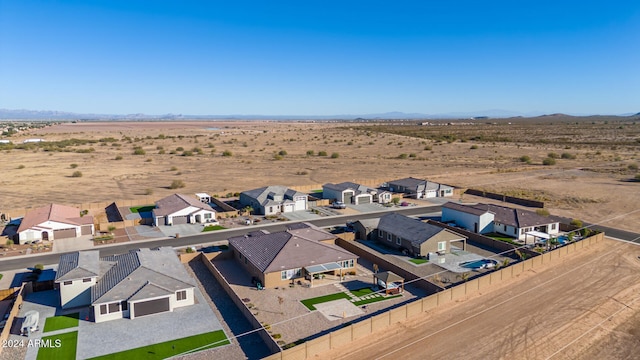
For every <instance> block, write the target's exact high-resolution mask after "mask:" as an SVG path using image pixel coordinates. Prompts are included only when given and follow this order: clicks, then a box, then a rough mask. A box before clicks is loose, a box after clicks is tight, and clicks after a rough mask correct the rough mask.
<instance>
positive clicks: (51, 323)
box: [44, 313, 80, 332]
mask: <svg viewBox="0 0 640 360" xmlns="http://www.w3.org/2000/svg"><path fill="white" fill-rule="evenodd" d="M79 317H80V313H73V314H67V315H61V316H53V317H50V318H47V320H46V321H45V322H44V332H49V331H55V330H62V329H67V328H72V327H77V326H78V318H79Z"/></svg>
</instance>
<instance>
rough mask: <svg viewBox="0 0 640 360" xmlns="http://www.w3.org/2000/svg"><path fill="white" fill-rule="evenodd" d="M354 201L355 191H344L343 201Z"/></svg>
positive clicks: (347, 202) (348, 202) (346, 202)
mask: <svg viewBox="0 0 640 360" xmlns="http://www.w3.org/2000/svg"><path fill="white" fill-rule="evenodd" d="M352 201H353V193H344V200H343V201H342V202H344V203H345V204H351V202H352Z"/></svg>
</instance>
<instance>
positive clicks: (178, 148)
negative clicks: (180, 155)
mask: <svg viewBox="0 0 640 360" xmlns="http://www.w3.org/2000/svg"><path fill="white" fill-rule="evenodd" d="M176 151H184V148H183V147H182V146H178V147H177V148H176Z"/></svg>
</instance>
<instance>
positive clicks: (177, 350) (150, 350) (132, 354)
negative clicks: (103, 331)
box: [56, 330, 229, 360]
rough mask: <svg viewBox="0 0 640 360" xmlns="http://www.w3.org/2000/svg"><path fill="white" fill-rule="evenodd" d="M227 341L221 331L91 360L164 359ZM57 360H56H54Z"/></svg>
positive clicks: (223, 343) (227, 342) (225, 343)
mask: <svg viewBox="0 0 640 360" xmlns="http://www.w3.org/2000/svg"><path fill="white" fill-rule="evenodd" d="M227 344H229V340H228V339H227V337H226V335H225V334H224V332H223V331H222V330H218V331H213V332H208V333H204V334H199V335H194V336H189V337H185V338H182V339H176V340H171V341H166V342H163V343H158V344H153V345H148V346H143V347H139V348H135V349H131V350H126V351H121V352H117V353H113V354H108V355H103V356H98V357H95V358H92V359H94V360H95V359H100V360H103V359H104V360H107V359H126V360H129V359H166V358H168V357H171V356H175V355H178V354H184V353H189V352H192V351H201V350H205V349H211V348H214V347H217V346H222V345H227ZM56 360H58V358H56Z"/></svg>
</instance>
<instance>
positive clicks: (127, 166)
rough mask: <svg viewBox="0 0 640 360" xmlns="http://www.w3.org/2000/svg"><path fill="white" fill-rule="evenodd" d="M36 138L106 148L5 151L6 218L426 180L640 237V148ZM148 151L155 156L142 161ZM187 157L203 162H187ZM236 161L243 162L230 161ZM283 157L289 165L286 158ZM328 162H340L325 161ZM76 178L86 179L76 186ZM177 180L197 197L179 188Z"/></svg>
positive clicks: (326, 127) (67, 128) (77, 133)
mask: <svg viewBox="0 0 640 360" xmlns="http://www.w3.org/2000/svg"><path fill="white" fill-rule="evenodd" d="M443 128H444V127H443ZM443 131H444V130H443ZM447 131H450V130H447ZM467 131H468V130H467ZM551 135H552V134H551ZM551 135H548V136H551ZM527 136H534V135H527ZM535 136H541V137H544V136H545V135H544V133H541V134H535ZM33 137H41V138H44V139H45V140H47V141H56V140H65V139H71V138H76V139H83V140H94V141H97V140H100V139H103V142H96V143H92V144H85V145H79V146H68V147H66V148H64V149H62V150H63V151H44V149H43V148H33V149H28V150H21V149H13V150H4V151H2V154H3V156H4V161H2V162H0V174H2V176H1V177H0V186H1V187H2V189H3V196H2V197H0V212H8V211H10V210H11V209H16V208H18V209H19V208H29V207H35V206H41V205H44V204H47V203H49V202H60V203H66V204H77V203H89V202H99V201H110V200H116V199H136V198H142V197H144V196H147V195H149V194H152V195H153V196H155V197H158V198H160V197H163V196H166V195H169V194H171V193H174V192H176V191H180V192H184V193H194V192H203V191H204V192H209V193H211V194H221V195H224V194H227V193H229V192H232V193H233V192H239V191H243V190H248V189H252V188H255V187H260V186H265V185H269V184H282V185H289V186H295V185H312V184H323V183H326V182H341V181H353V180H356V181H358V180H366V179H388V180H392V179H394V178H400V177H405V176H414V177H427V178H429V179H432V180H434V181H441V182H445V183H449V184H452V185H456V186H461V187H464V188H470V187H474V188H477V187H482V188H485V189H487V190H500V191H507V192H510V193H513V194H520V195H522V196H526V197H537V198H541V199H543V200H545V202H546V203H547V204H548V205H547V207H548V209H549V210H550V211H551V213H553V214H558V215H564V216H569V217H574V218H580V219H583V220H585V221H589V222H601V221H602V220H603V219H605V220H607V219H610V218H613V217H616V216H618V217H616V218H615V219H614V220H611V221H609V222H607V223H606V225H608V226H617V227H620V228H623V229H627V230H631V231H637V230H638V229H640V211H638V212H635V213H633V214H628V213H629V212H632V211H635V210H638V206H637V204H638V202H639V201H640V182H630V181H628V180H629V179H630V178H633V176H634V175H635V173H636V172H637V170H635V171H633V170H628V169H627V166H629V165H633V164H636V162H637V160H638V154H637V147H633V146H612V147H601V148H598V150H597V151H596V149H594V148H591V147H588V146H573V148H571V147H569V148H571V149H570V150H567V146H562V145H550V144H548V145H536V144H531V143H526V144H516V143H494V142H490V141H485V142H480V141H478V142H474V143H473V144H475V146H476V148H472V146H471V143H469V142H460V141H456V142H451V143H448V142H438V141H433V140H429V139H421V138H416V137H410V136H403V135H394V134H388V133H378V132H371V131H364V130H362V129H361V128H360V125H358V124H353V123H350V124H344V123H313V122H308V123H294V122H275V121H274V122H269V121H255V122H249V121H210V122H80V123H75V124H72V123H63V124H60V125H55V126H51V127H46V128H43V129H38V130H32V131H29V132H26V133H20V134H17V135H15V136H13V137H12V140H13V141H14V142H15V143H19V142H21V141H22V140H23V139H26V138H33ZM108 138H113V139H108ZM136 147H140V148H142V149H143V150H144V152H145V154H144V155H134V154H133V153H134V148H136ZM180 148H182V149H180ZM91 149H93V150H91ZM78 150H80V151H81V152H77V151H78ZM185 150H186V151H192V152H193V153H194V155H193V156H183V154H184V151H185ZM198 150H200V151H201V154H198ZM82 151H85V152H82ZM224 151H230V152H231V154H232V155H231V156H223V155H222V154H223V152H224ZM280 151H285V152H286V155H282V156H277V154H278V153H279V152H280ZM308 151H313V154H314V155H308V154H307V152H308ZM320 151H325V152H326V153H327V155H328V156H317V154H318V152H320ZM551 151H555V152H557V153H558V154H560V153H562V152H567V151H569V152H571V153H572V154H575V155H576V156H577V158H576V159H562V160H560V159H559V160H558V163H557V165H555V166H542V165H540V162H541V160H542V159H543V158H544V157H546V154H547V153H548V152H551ZM333 153H336V154H338V155H337V158H332V157H331V154H333ZM403 154H404V155H403ZM523 155H527V156H530V157H531V159H532V164H531V165H527V164H524V163H522V162H520V161H519V160H518V158H519V157H520V156H523ZM116 159H118V160H116ZM72 164H75V165H73V166H76V165H77V167H72ZM578 169H589V170H578ZM75 171H80V172H81V173H82V177H72V174H73V173H74V172H75ZM174 180H181V181H183V182H184V184H185V187H184V188H182V189H179V190H172V189H169V185H170V184H171V183H172V182H173V181H174ZM624 214H628V215H624ZM10 215H11V214H10Z"/></svg>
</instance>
